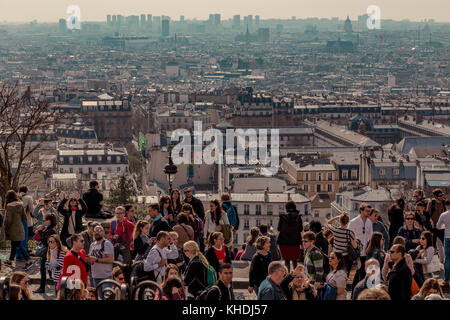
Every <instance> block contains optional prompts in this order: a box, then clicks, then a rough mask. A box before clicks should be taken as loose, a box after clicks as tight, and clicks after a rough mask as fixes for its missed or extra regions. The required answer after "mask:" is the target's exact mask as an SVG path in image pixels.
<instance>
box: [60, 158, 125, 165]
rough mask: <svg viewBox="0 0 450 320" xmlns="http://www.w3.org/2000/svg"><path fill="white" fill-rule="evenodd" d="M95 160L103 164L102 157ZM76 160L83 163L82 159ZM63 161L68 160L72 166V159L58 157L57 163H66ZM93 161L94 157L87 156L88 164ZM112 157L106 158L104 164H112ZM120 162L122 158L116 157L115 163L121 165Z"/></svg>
mask: <svg viewBox="0 0 450 320" xmlns="http://www.w3.org/2000/svg"><path fill="white" fill-rule="evenodd" d="M96 157H97V158H96V159H97V162H103V156H96ZM76 158H77V159H78V163H83V157H82V156H81V157H76ZM65 159H68V162H69V164H74V157H59V161H61V162H66V163H67V161H65ZM93 160H94V156H88V157H87V161H88V163H89V162H93ZM112 160H113V158H112V156H107V157H106V162H107V163H112ZM121 162H122V157H121V156H116V163H121Z"/></svg>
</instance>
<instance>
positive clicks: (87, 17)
mask: <svg viewBox="0 0 450 320" xmlns="http://www.w3.org/2000/svg"><path fill="white" fill-rule="evenodd" d="M69 5H77V6H79V7H80V9H81V18H82V21H83V20H84V21H105V19H106V15H107V14H122V15H133V14H141V13H149V14H153V15H154V16H156V15H167V16H169V17H171V18H172V19H173V20H178V19H179V17H180V15H184V16H185V19H194V18H196V19H198V20H207V19H208V15H209V14H210V13H220V14H221V15H222V19H223V20H225V19H229V18H232V16H233V15H234V14H241V15H247V14H252V15H260V16H261V19H270V18H281V19H290V18H291V17H292V16H295V17H296V18H297V19H304V18H309V17H318V18H332V17H339V18H340V19H345V18H346V17H347V15H349V16H350V19H352V20H355V19H357V17H358V15H362V14H365V13H366V9H367V7H368V6H370V5H377V6H379V7H380V8H381V18H382V19H393V20H403V19H409V20H412V21H421V20H424V19H434V20H436V21H437V22H449V21H450V18H449V12H450V1H448V0H426V1H425V0H394V1H393V0H314V1H309V0H308V1H306V0H277V1H274V0H244V1H242V0H227V1H223V0H190V1H186V0H151V1H145V0H127V1H123V0H108V1H106V0H94V1H93V0H39V1H32V0H2V1H0V22H5V21H7V22H29V21H32V20H35V19H36V20H37V21H38V22H57V21H58V20H59V19H60V18H66V17H68V16H69V14H67V13H66V9H67V7H68V6H69Z"/></svg>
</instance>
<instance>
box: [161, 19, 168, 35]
mask: <svg viewBox="0 0 450 320" xmlns="http://www.w3.org/2000/svg"><path fill="white" fill-rule="evenodd" d="M169 33H170V31H169V19H164V20H162V21H161V34H162V36H163V37H168V36H169Z"/></svg>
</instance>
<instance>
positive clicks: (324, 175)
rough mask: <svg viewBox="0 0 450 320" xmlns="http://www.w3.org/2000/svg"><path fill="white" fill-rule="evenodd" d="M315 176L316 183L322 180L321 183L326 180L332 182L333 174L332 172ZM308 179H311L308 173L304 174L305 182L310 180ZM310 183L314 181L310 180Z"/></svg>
mask: <svg viewBox="0 0 450 320" xmlns="http://www.w3.org/2000/svg"><path fill="white" fill-rule="evenodd" d="M316 176H317V181H322V180H323V181H326V180H328V181H333V173H332V172H328V173H327V174H325V173H323V174H322V173H316ZM310 178H311V176H310V175H309V173H305V181H310V180H312V179H310ZM325 178H327V179H326V180H325ZM312 181H314V180H312Z"/></svg>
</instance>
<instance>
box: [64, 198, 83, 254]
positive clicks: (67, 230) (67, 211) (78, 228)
mask: <svg viewBox="0 0 450 320" xmlns="http://www.w3.org/2000/svg"><path fill="white" fill-rule="evenodd" d="M66 203H67V204H68V205H67V206H66ZM58 212H59V213H60V214H62V216H63V217H64V223H63V226H62V229H61V234H60V236H61V241H62V243H63V244H64V245H65V246H67V242H66V239H67V238H69V237H70V236H71V235H73V234H76V233H81V232H83V230H84V228H83V216H84V215H85V214H86V212H87V206H86V203H85V202H84V200H83V199H80V194H79V193H76V194H75V197H74V198H70V194H69V193H66V195H65V197H64V199H62V200H61V202H60V203H59V205H58Z"/></svg>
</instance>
